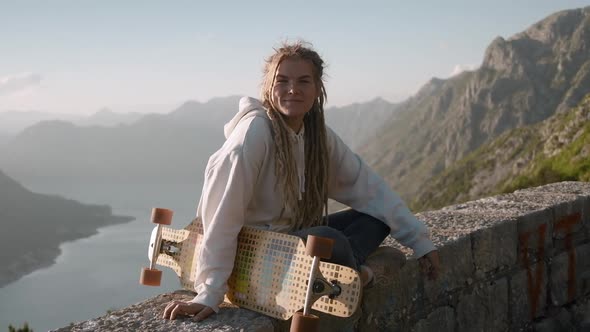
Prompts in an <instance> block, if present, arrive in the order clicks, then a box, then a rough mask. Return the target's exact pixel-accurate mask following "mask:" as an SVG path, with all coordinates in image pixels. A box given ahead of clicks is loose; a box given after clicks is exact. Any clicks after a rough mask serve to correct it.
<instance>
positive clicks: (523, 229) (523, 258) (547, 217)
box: [517, 208, 553, 265]
mask: <svg viewBox="0 0 590 332" xmlns="http://www.w3.org/2000/svg"><path fill="white" fill-rule="evenodd" d="M552 227H553V211H552V210H551V209H549V208H547V209H543V210H537V211H534V212H531V213H528V214H526V215H524V216H521V217H519V218H517V232H518V260H519V261H520V263H521V264H523V265H526V264H531V263H534V262H537V261H540V260H542V259H544V258H545V257H546V256H547V255H550V254H551V251H552V247H553V242H552V231H553V229H552Z"/></svg>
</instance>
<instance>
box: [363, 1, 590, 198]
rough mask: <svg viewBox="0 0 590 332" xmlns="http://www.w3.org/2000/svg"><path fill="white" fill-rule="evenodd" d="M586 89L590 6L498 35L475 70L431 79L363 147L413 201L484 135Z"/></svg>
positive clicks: (558, 108) (546, 111) (536, 117)
mask: <svg viewBox="0 0 590 332" xmlns="http://www.w3.org/2000/svg"><path fill="white" fill-rule="evenodd" d="M589 90H590V7H586V8H584V9H576V10H568V11H562V12H558V13H556V14H553V15H551V16H549V17H547V18H546V19H544V20H542V21H540V22H538V23H536V24H534V25H533V26H531V27H530V28H529V29H527V30H526V31H524V32H522V33H519V34H517V35H515V36H513V37H511V38H509V39H507V40H505V39H504V38H502V37H498V38H496V39H495V40H494V41H493V42H492V43H491V44H490V45H489V47H488V48H487V50H486V52H485V55H484V60H483V63H482V65H481V67H480V68H479V69H478V70H475V71H473V72H464V73H462V74H459V75H457V76H454V77H452V78H450V79H447V80H441V79H432V80H431V81H430V82H429V83H428V84H426V85H425V86H424V87H423V88H422V89H421V90H420V91H419V93H418V94H416V95H415V96H413V97H412V98H410V99H409V100H407V101H406V102H404V103H402V104H401V105H400V106H399V108H398V111H397V112H396V113H395V114H396V115H395V118H394V119H392V120H389V121H388V122H387V124H386V125H385V126H384V127H383V128H384V129H381V130H380V131H379V132H378V133H376V134H377V135H376V138H374V139H372V140H370V141H369V142H368V143H367V144H366V145H365V147H364V148H363V149H362V151H361V154H362V155H363V156H364V157H365V159H366V160H367V161H368V162H369V164H371V165H373V166H374V167H375V168H376V169H377V171H378V172H380V173H381V174H384V175H385V176H386V178H387V179H388V180H389V181H390V183H392V185H393V186H394V188H395V189H396V190H397V191H398V192H400V194H402V196H403V197H404V198H406V199H407V200H408V201H411V200H412V199H413V198H414V197H416V196H417V195H418V194H419V193H420V192H421V189H422V188H423V187H424V186H425V185H426V184H427V183H428V182H429V181H430V179H431V178H432V177H433V176H436V175H437V174H440V173H441V172H442V171H444V170H445V169H447V168H448V167H450V166H452V165H453V164H454V163H455V162H456V161H457V160H460V159H461V158H463V157H465V156H467V154H469V152H471V151H473V150H474V149H476V148H478V147H479V146H481V145H482V144H484V143H485V142H488V141H489V140H490V139H493V138H496V137H498V136H499V135H501V134H502V133H504V132H506V131H507V130H510V129H513V128H518V127H521V126H524V125H529V124H534V123H537V122H540V121H543V120H544V119H547V118H548V117H550V116H551V115H553V114H554V113H555V112H563V111H565V110H567V109H569V108H571V107H573V106H575V105H576V104H578V103H579V102H580V101H581V99H582V97H583V96H584V95H585V94H586V93H587V92H589Z"/></svg>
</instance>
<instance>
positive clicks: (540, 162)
mask: <svg viewBox="0 0 590 332" xmlns="http://www.w3.org/2000/svg"><path fill="white" fill-rule="evenodd" d="M560 181H590V94H588V95H587V96H586V97H585V98H584V99H583V100H582V102H581V103H580V105H579V106H578V107H575V108H572V109H570V110H569V111H568V112H564V113H558V114H556V115H554V116H552V117H550V118H548V119H547V120H545V121H543V122H541V123H538V124H535V125H530V126H524V127H521V128H517V129H513V130H511V131H509V132H507V133H504V134H502V135H501V136H499V137H498V138H497V139H495V140H493V141H491V142H489V143H487V144H484V145H482V146H481V147H480V148H478V149H476V150H475V151H473V152H472V153H470V154H469V155H468V156H467V157H465V158H463V159H461V160H459V161H458V162H457V163H455V164H454V165H452V166H451V167H449V168H447V169H446V170H445V171H444V172H443V173H441V174H440V175H439V176H437V177H435V178H433V179H431V181H430V183H429V184H428V185H427V186H426V187H425V188H424V190H423V193H422V194H420V195H418V196H417V197H416V199H414V200H413V201H412V202H411V204H410V207H411V208H412V209H413V210H414V211H422V210H426V209H435V208H441V207H443V206H447V205H450V204H456V203H461V202H464V201H467V200H472V199H477V198H480V197H484V196H490V195H494V194H499V193H506V192H512V191H514V190H517V189H522V188H528V187H534V186H540V185H544V184H547V183H553V182H560Z"/></svg>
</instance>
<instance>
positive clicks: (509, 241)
mask: <svg viewBox="0 0 590 332" xmlns="http://www.w3.org/2000/svg"><path fill="white" fill-rule="evenodd" d="M471 239H472V242H473V260H474V262H475V269H476V271H480V272H482V273H487V272H490V271H494V270H497V269H499V268H504V267H508V266H512V265H514V264H515V263H516V259H517V255H516V251H517V248H518V245H517V244H518V236H517V233H516V223H515V222H514V221H513V220H509V221H506V222H502V223H499V224H497V225H494V226H492V227H490V228H486V229H479V230H477V231H475V232H473V233H472V234H471Z"/></svg>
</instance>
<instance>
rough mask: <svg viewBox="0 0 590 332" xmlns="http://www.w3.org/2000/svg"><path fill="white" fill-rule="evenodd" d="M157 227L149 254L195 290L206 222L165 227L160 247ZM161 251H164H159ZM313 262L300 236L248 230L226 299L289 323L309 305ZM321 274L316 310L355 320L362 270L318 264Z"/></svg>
mask: <svg viewBox="0 0 590 332" xmlns="http://www.w3.org/2000/svg"><path fill="white" fill-rule="evenodd" d="M157 228H158V227H156V228H154V231H153V232H152V239H151V241H150V248H149V250H150V252H149V256H150V257H155V256H153V254H156V255H157V259H156V261H155V264H156V265H160V266H165V267H169V268H171V269H173V270H174V272H176V274H177V275H178V276H179V278H180V283H181V284H182V287H183V288H185V289H187V290H191V291H195V288H194V282H195V277H196V272H197V267H198V254H199V252H200V250H199V248H200V245H201V241H202V238H203V225H202V223H201V220H200V219H194V220H193V221H192V222H191V223H190V224H189V225H188V226H187V227H185V228H184V229H180V230H178V229H173V228H169V227H165V226H162V227H161V241H160V243H161V245H157V242H158V240H157V238H158V236H157V235H158V234H157ZM157 247H159V250H158V252H157V253H154V252H153V251H154V250H156V249H155V248H157ZM312 261H313V258H312V257H311V256H309V255H307V254H306V252H305V244H304V243H303V240H302V239H300V238H299V237H296V236H293V235H288V234H283V233H276V232H271V231H266V230H260V229H256V228H254V227H248V226H246V227H243V228H242V231H241V232H240V234H239V235H238V247H237V252H236V259H235V262H234V268H233V271H232V274H231V276H230V277H229V280H228V287H229V291H228V292H227V293H226V301H229V302H231V303H233V304H236V305H238V306H240V307H243V308H247V309H250V310H253V311H257V312H260V313H263V314H265V315H268V316H271V317H275V318H279V319H283V320H287V319H289V318H290V317H291V316H293V314H294V313H295V312H297V311H299V310H301V309H302V308H303V306H304V302H305V298H306V290H307V281H308V279H309V275H310V269H311V266H312ZM319 271H320V276H318V277H316V278H315V280H313V281H312V282H313V296H312V301H314V303H313V305H312V309H315V310H318V311H321V312H325V313H328V314H331V315H335V316H340V317H349V316H351V315H352V314H353V313H354V312H355V311H356V310H357V308H358V306H359V302H360V299H361V293H362V286H361V281H360V277H359V274H358V272H357V271H356V270H354V269H351V268H349V267H346V266H342V265H338V264H332V263H327V262H320V263H319ZM328 293H330V294H328ZM326 294H328V295H326Z"/></svg>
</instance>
